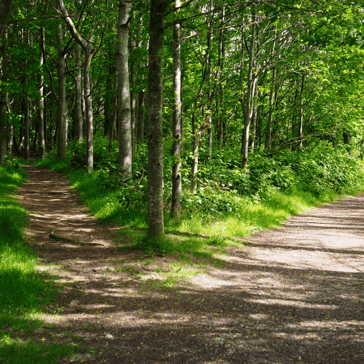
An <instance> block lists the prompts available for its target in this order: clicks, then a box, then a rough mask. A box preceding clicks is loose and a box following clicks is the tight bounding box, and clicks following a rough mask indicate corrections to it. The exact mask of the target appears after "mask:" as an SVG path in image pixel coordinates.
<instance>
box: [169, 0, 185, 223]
mask: <svg viewBox="0 0 364 364" xmlns="http://www.w3.org/2000/svg"><path fill="white" fill-rule="evenodd" d="M180 6H181V1H180V0H176V2H175V7H176V8H179V7H180ZM173 95H174V107H173V126H172V138H173V144H172V153H171V155H172V158H173V161H174V163H173V166H172V206H171V216H172V217H174V216H179V215H180V214H181V198H182V176H181V172H180V168H181V165H182V162H181V139H182V127H181V109H182V104H181V25H180V24H175V25H174V26H173Z"/></svg>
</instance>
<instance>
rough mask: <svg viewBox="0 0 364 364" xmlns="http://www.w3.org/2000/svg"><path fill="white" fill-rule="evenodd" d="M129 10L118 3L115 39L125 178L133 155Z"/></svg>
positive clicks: (121, 153)
mask: <svg viewBox="0 0 364 364" xmlns="http://www.w3.org/2000/svg"><path fill="white" fill-rule="evenodd" d="M129 11H130V4H129V3H120V6H119V21H118V33H117V41H116V64H117V70H118V134H119V158H118V164H119V166H120V167H121V169H122V172H123V175H124V177H125V178H126V177H128V176H131V173H132V155H133V153H132V131H131V110H130V86H129V66H128V37H129V20H130V19H129V17H130V15H129Z"/></svg>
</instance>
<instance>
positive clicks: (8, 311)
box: [0, 166, 74, 363]
mask: <svg viewBox="0 0 364 364" xmlns="http://www.w3.org/2000/svg"><path fill="white" fill-rule="evenodd" d="M26 179H27V176H26V174H25V173H24V172H23V171H22V170H21V169H20V168H19V167H17V166H16V167H11V166H0V232H1V233H0V292H1V294H0V327H1V328H5V327H6V328H8V329H9V332H8V331H0V359H1V360H0V361H1V362H3V361H4V362H5V363H32V362H33V363H49V362H51V361H55V359H56V358H59V357H60V356H62V355H66V354H67V355H68V354H69V353H72V352H73V351H74V348H70V347H68V346H67V347H66V346H62V345H58V344H57V345H53V344H49V345H42V344H41V345H36V344H34V342H32V341H26V342H23V341H22V339H20V338H19V337H18V335H17V333H16V332H17V331H19V330H21V331H22V332H28V333H32V332H34V330H35V329H36V328H38V327H40V326H42V325H43V322H42V320H41V319H40V315H41V314H42V313H44V309H45V306H46V305H48V304H49V303H50V302H51V301H52V300H53V299H54V297H55V295H56V291H55V289H54V286H53V283H52V282H49V281H46V280H45V279H44V277H42V276H41V275H40V274H39V272H38V271H37V257H36V256H35V254H34V252H33V251H32V250H31V249H30V248H29V246H28V245H27V244H26V242H25V241H24V239H23V232H24V230H25V227H26V224H27V221H28V218H27V211H26V210H25V209H24V208H23V207H22V206H21V205H20V204H19V203H18V201H17V200H16V198H15V197H14V196H12V192H13V191H14V189H15V188H16V187H17V186H19V185H20V184H22V183H23V182H25V181H26ZM45 352H49V354H47V355H45V356H42V355H41V354H44V353H45ZM38 356H40V357H39V358H38Z"/></svg>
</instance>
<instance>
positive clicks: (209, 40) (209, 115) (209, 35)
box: [206, 0, 214, 159]
mask: <svg viewBox="0 0 364 364" xmlns="http://www.w3.org/2000/svg"><path fill="white" fill-rule="evenodd" d="M213 7H214V1H213V0H210V11H212V9H213ZM212 18H213V14H212V13H211V19H210V24H209V32H208V33H207V70H206V72H207V87H208V91H207V107H208V112H207V116H206V118H207V124H208V127H207V136H208V159H211V157H212V90H211V76H212V75H211V53H212V45H211V43H212V25H213V21H212Z"/></svg>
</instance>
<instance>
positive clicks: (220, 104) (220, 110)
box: [216, 7, 225, 149]
mask: <svg viewBox="0 0 364 364" xmlns="http://www.w3.org/2000/svg"><path fill="white" fill-rule="evenodd" d="M221 23H222V24H221V25H222V27H223V25H224V23H225V7H223V9H222V19H221ZM224 61H225V44H224V31H223V30H221V31H220V38H219V67H220V78H221V75H222V73H223V72H224V66H225V62H224ZM216 108H217V115H218V127H217V128H218V131H217V144H218V147H219V149H221V148H222V144H223V140H224V117H223V115H224V87H223V85H222V82H219V97H217V98H216Z"/></svg>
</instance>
